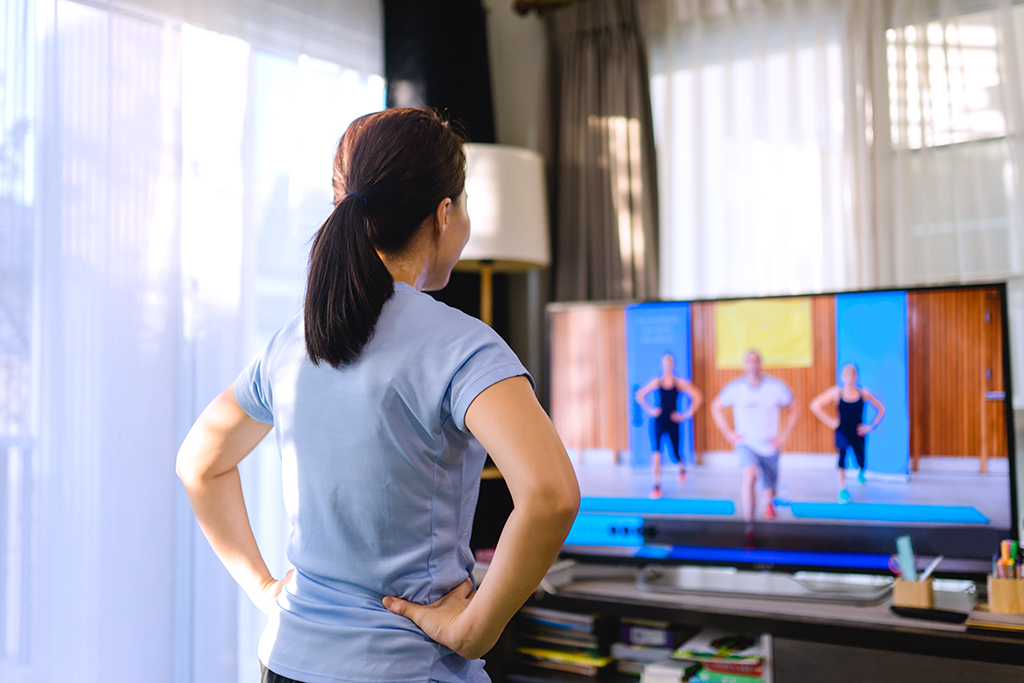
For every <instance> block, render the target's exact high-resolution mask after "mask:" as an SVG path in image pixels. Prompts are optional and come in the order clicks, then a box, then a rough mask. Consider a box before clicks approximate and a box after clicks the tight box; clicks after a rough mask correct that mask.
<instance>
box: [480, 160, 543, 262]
mask: <svg viewBox="0 0 1024 683" xmlns="http://www.w3.org/2000/svg"><path fill="white" fill-rule="evenodd" d="M465 149H466V196H467V208H468V211H469V218H470V222H471V229H470V237H469V243H468V244H467V245H466V248H465V249H464V250H463V252H462V260H461V261H460V270H462V269H473V265H474V264H473V263H472V262H480V261H485V262H486V261H493V265H494V270H496V271H516V270H527V269H530V268H537V267H542V266H546V265H548V264H549V263H550V262H551V249H550V245H549V244H548V203H547V186H546V184H545V182H544V159H543V158H542V157H541V155H540V154H537V153H536V152H534V151H531V150H528V149H523V148H521V147H509V146H507V145H491V144H483V143H467V144H466V145H465ZM467 262H468V263H467Z"/></svg>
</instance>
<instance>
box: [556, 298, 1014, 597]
mask: <svg viewBox="0 0 1024 683" xmlns="http://www.w3.org/2000/svg"><path fill="white" fill-rule="evenodd" d="M970 289H996V290H997V291H998V292H999V297H1000V308H1001V315H1002V328H1003V329H1002V337H1003V339H1002V343H1003V349H1002V350H1003V388H1004V393H1005V399H1004V401H1003V409H1004V414H1005V415H1004V422H1005V428H1006V451H1007V452H1006V458H1007V461H1008V478H1009V482H1010V529H1009V535H1010V538H1011V539H1013V540H1015V541H1019V539H1020V526H1021V520H1020V518H1019V517H1018V491H1017V463H1016V453H1017V444H1016V429H1015V425H1014V418H1013V375H1012V364H1011V358H1010V355H1011V354H1010V324H1009V323H1010V320H1009V308H1008V296H1007V293H1008V289H1007V283H1006V281H1005V280H1003V281H991V282H990V281H983V282H970V283H944V284H936V285H918V286H912V287H873V288H865V289H843V290H826V291H812V292H799V293H787V294H753V295H743V296H728V297H703V298H694V299H632V300H628V301H612V300H595V301H552V302H549V303H548V304H547V305H546V306H545V311H544V323H545V324H544V327H545V329H544V340H545V360H546V361H547V362H546V365H545V379H546V382H545V389H546V394H547V395H546V397H545V398H546V399H547V405H548V406H549V407H550V405H551V376H552V353H551V336H552V324H551V316H552V314H554V313H557V312H559V311H564V310H567V309H572V308H584V307H586V308H591V307H605V308H611V307H616V308H618V307H626V306H632V305H636V304H660V303H718V302H726V301H749V300H751V299H790V298H805V297H812V296H838V295H841V294H867V293H872V292H907V293H910V292H931V291H948V290H970ZM641 516H642V515H641ZM650 521H651V523H652V524H651V525H650V526H651V528H652V530H653V531H654V533H657V522H658V521H659V520H658V519H656V518H651V520H650ZM693 521H694V520H690V522H691V523H692V522H693ZM700 521H703V520H700ZM675 522H676V524H679V525H685V524H686V522H687V520H686V519H683V518H677V519H676V520H675ZM644 524H645V526H648V519H647V518H646V517H645V518H644ZM718 524H727V522H718ZM673 526H674V525H673ZM786 526H796V525H788V524H787V525H786ZM805 526H808V527H809V526H811V525H805ZM818 526H826V527H829V528H831V527H832V526H833V525H818ZM851 526H861V525H851ZM887 528H888V529H892V528H893V527H891V526H890V527H887ZM921 528H922V527H915V529H918V530H919V529H921ZM993 531H994V532H996V533H999V534H1001V530H993ZM720 547H725V548H736V547H738V546H735V545H727V546H720ZM589 548H592V549H593V550H592V551H590V550H589ZM773 549H774V550H779V551H783V552H785V551H787V550H793V551H803V550H806V549H803V548H773ZM921 550H923V551H924V552H923V553H922V554H921V556H922V557H925V558H927V557H929V556H931V555H934V554H937V553H931V552H929V550H930V549H929V548H922V549H921ZM992 550H993V552H995V551H996V550H997V547H996V546H993V548H992ZM862 552H863V551H862ZM891 552H892V548H891V547H888V548H886V549H882V548H879V549H878V550H877V553H878V554H889V553H891ZM942 554H943V555H945V556H946V557H947V560H948V562H944V563H943V565H944V566H947V565H948V566H949V569H943V570H939V571H936V573H935V574H936V576H940V577H949V578H970V579H977V578H979V577H981V576H983V575H985V574H986V573H988V571H987V570H988V568H989V565H990V562H989V561H988V560H987V559H985V558H982V557H974V556H972V557H962V556H957V555H949V554H947V553H942ZM563 555H566V556H568V557H574V558H577V559H581V560H586V561H589V562H601V563H614V564H633V565H641V564H644V565H646V564H671V565H681V564H687V565H702V564H703V565H718V566H721V565H722V564H723V563H722V562H704V561H699V560H685V561H682V560H675V559H660V558H650V557H635V556H632V555H629V556H627V555H625V554H622V553H621V552H619V551H617V550H616V548H615V547H614V546H589V547H587V546H565V547H564V548H563ZM728 564H729V565H730V566H736V567H742V568H748V569H763V570H773V571H782V572H795V571H806V570H812V571H843V572H848V573H870V574H877V573H883V572H881V571H876V570H871V569H847V568H843V569H841V570H840V569H836V568H835V567H833V566H822V565H798V564H787V565H781V564H765V563H756V562H755V563H745V562H732V563H728Z"/></svg>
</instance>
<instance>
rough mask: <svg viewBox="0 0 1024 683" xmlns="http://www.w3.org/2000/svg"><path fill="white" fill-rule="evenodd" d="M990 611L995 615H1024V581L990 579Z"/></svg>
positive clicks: (991, 577) (990, 577)
mask: <svg viewBox="0 0 1024 683" xmlns="http://www.w3.org/2000/svg"><path fill="white" fill-rule="evenodd" d="M988 611H989V612H992V613H994V614H1024V579H997V578H995V577H993V576H989V577H988Z"/></svg>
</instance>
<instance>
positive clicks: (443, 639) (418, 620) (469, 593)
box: [383, 579, 480, 659]
mask: <svg viewBox="0 0 1024 683" xmlns="http://www.w3.org/2000/svg"><path fill="white" fill-rule="evenodd" d="M475 592H476V591H474V590H473V582H472V581H471V580H470V579H466V580H465V581H463V582H462V583H460V584H459V585H458V586H456V587H455V588H453V589H452V590H451V591H449V592H448V594H447V595H445V596H444V597H443V598H441V599H440V600H438V601H437V602H434V603H431V604H429V605H418V604H416V603H415V602H409V601H408V600H403V599H402V598H393V597H391V596H388V597H386V598H384V600H383V604H384V607H385V608H386V609H387V610H389V611H391V612H394V613H395V614H397V615H399V616H402V617H405V618H406V619H408V620H410V621H411V622H413V623H414V624H416V625H417V626H419V627H420V629H421V630H422V631H423V632H424V633H426V634H427V635H428V636H429V637H430V638H431V639H432V640H433V641H435V642H437V643H440V644H441V645H444V646H446V647H449V648H451V649H452V650H454V651H455V652H457V653H459V654H460V655H463V656H464V657H466V658H467V659H476V658H477V657H479V656H480V655H479V654H477V650H478V649H479V648H478V647H477V644H476V643H474V642H471V641H472V633H471V632H470V631H471V629H469V628H467V627H466V625H465V624H463V623H462V620H460V619H459V617H460V616H462V613H463V612H465V611H466V607H467V606H468V605H469V601H470V600H472V599H473V594H474V593H475ZM470 655H472V656H470Z"/></svg>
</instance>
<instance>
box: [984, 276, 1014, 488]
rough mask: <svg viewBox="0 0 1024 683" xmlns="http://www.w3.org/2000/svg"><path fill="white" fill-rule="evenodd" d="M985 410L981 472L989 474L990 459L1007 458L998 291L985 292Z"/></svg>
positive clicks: (1001, 316)
mask: <svg viewBox="0 0 1024 683" xmlns="http://www.w3.org/2000/svg"><path fill="white" fill-rule="evenodd" d="M983 296H984V309H985V310H984V314H983V315H984V317H983V321H982V336H983V337H984V342H983V348H984V355H985V357H984V362H983V366H984V369H983V370H982V372H983V373H984V381H985V404H984V405H985V409H984V415H983V417H982V422H981V426H982V430H981V472H982V474H984V473H985V472H987V471H988V459H989V458H1002V457H1006V455H1007V452H1006V446H1007V444H1006V405H1005V401H1006V400H1007V399H1008V398H1009V397H1007V396H1006V385H1005V384H1004V383H1003V307H1002V300H1001V299H1000V296H999V291H998V290H996V289H994V288H993V289H985V290H983Z"/></svg>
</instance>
